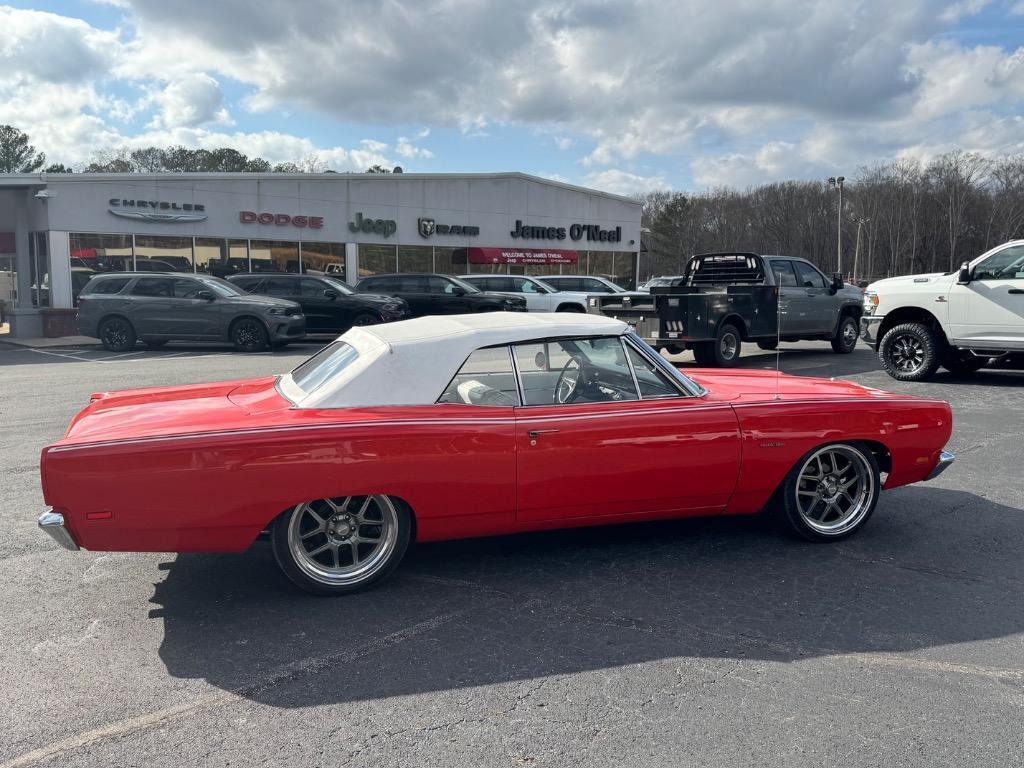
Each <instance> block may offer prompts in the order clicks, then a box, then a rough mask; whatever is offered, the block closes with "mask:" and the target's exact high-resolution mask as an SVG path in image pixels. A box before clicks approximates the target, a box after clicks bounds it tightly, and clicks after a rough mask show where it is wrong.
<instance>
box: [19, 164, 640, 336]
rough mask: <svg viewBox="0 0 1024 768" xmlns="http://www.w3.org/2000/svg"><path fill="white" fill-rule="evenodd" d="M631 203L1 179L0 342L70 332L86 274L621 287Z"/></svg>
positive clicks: (492, 188) (338, 182)
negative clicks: (421, 277)
mask: <svg viewBox="0 0 1024 768" xmlns="http://www.w3.org/2000/svg"><path fill="white" fill-rule="evenodd" d="M640 208H641V206H640V203H638V202H637V201H635V200H631V199H629V198H626V197H621V196H618V195H612V194H608V193H605V192H600V191H597V190H593V189H585V188H583V187H577V186H573V185H570V184H564V183H561V182H556V181H551V180H548V179H542V178H538V177H535V176H529V175H526V174H522V173H493V174H413V173H394V174H341V173H337V174H335V173H327V174H257V173H188V174H170V173H165V174H11V175H4V176H2V177H0V302H2V308H3V322H6V323H7V324H8V327H9V332H10V334H11V335H12V336H15V337H36V336H43V335H47V336H59V335H64V334H69V333H74V324H73V318H74V312H75V310H74V306H75V303H76V301H77V297H78V293H79V292H80V291H81V289H82V287H83V286H84V285H85V283H86V282H88V280H89V278H90V277H91V276H92V275H93V274H96V273H98V272H109V271H128V270H138V271H146V272H164V273H173V272H197V273H201V274H210V275H216V276H220V277H227V276H228V275H231V274H237V273H240V272H308V273H311V274H327V275H332V276H335V277H337V278H339V279H342V280H345V281H347V282H349V283H352V284H355V283H356V282H358V280H359V279H360V278H362V277H366V276H368V275H373V274H378V273H382V272H440V273H446V274H464V273H468V272H489V273H510V274H532V275H550V274H567V273H568V274H575V273H579V274H596V275H604V276H607V277H610V278H613V279H614V280H616V281H617V282H619V283H620V284H622V285H624V286H627V287H632V286H634V285H635V283H636V279H637V276H638V272H637V270H638V264H637V260H638V253H639V251H640Z"/></svg>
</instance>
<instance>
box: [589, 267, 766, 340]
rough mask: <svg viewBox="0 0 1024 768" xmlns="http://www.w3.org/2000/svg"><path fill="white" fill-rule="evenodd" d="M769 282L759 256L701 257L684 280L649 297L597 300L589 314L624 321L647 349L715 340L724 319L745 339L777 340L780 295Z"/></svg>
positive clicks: (661, 288)
mask: <svg viewBox="0 0 1024 768" xmlns="http://www.w3.org/2000/svg"><path fill="white" fill-rule="evenodd" d="M769 282H770V281H769V278H768V276H767V275H766V272H765V262H764V258H763V257H762V256H760V255H759V254H756V253H750V252H746V251H723V252H716V253H701V254H697V255H696V256H693V257H691V258H690V260H689V261H688V262H687V264H686V269H685V271H684V273H683V276H682V277H680V278H677V279H675V280H673V281H672V282H671V283H670V284H669V285H666V286H657V287H654V288H651V292H650V295H649V296H648V297H638V296H619V295H616V294H609V295H603V296H595V297H591V300H590V301H589V302H588V304H589V305H590V306H589V307H588V310H589V311H590V312H594V313H599V314H603V315H607V316H609V317H614V318H616V319H618V320H622V321H624V322H626V323H628V324H629V325H630V326H632V327H633V329H634V330H635V331H636V333H637V335H639V336H640V337H641V338H642V339H644V341H646V342H647V343H648V344H650V345H651V346H653V347H655V348H656V349H660V348H662V347H666V348H668V349H669V350H670V351H673V352H675V351H682V350H683V349H686V348H689V347H692V346H693V345H695V344H701V343H707V342H710V341H713V340H714V339H715V335H716V333H717V330H718V326H719V325H720V324H721V323H722V322H724V321H726V320H728V321H730V322H733V323H734V324H735V325H737V326H738V327H742V328H743V330H744V333H745V337H746V338H747V339H750V340H755V339H758V338H766V339H767V338H775V337H776V334H777V330H778V302H779V296H778V289H777V288H776V287H775V286H774V285H770V284H767V283H769Z"/></svg>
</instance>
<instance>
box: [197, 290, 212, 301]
mask: <svg viewBox="0 0 1024 768" xmlns="http://www.w3.org/2000/svg"><path fill="white" fill-rule="evenodd" d="M196 298H197V299H205V300H206V301H213V300H214V299H216V298H217V297H216V296H214V295H213V291H199V292H198V293H196Z"/></svg>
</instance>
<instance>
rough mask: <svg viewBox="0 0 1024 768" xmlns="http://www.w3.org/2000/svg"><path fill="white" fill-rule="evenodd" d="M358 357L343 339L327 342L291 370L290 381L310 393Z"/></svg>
mask: <svg viewBox="0 0 1024 768" xmlns="http://www.w3.org/2000/svg"><path fill="white" fill-rule="evenodd" d="M357 357H359V353H358V352H356V350H355V348H354V347H352V346H350V345H348V344H346V343H345V342H344V341H336V342H334V343H333V344H328V345H327V346H326V347H324V348H323V349H321V350H320V351H319V352H317V353H316V354H315V355H313V356H312V357H311V358H309V359H308V360H307V361H306V362H304V363H302V364H301V365H300V366H299V367H298V368H296V369H295V370H293V371H292V374H291V376H292V381H293V382H294V383H295V385H296V386H297V387H298V388H299V389H301V390H302V391H303V392H304V393H305V394H307V395H308V394H310V393H311V392H313V391H314V390H316V389H317V387H319V386H321V385H322V384H323V383H324V382H325V381H328V380H329V379H331V378H333V377H334V376H336V375H337V374H339V373H340V372H341V371H343V370H345V368H347V367H348V366H349V365H351V364H352V362H353V361H355V359H356V358H357Z"/></svg>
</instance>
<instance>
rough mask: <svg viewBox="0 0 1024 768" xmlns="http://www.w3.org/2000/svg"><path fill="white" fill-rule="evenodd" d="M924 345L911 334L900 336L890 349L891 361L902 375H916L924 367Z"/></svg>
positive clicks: (894, 340)
mask: <svg viewBox="0 0 1024 768" xmlns="http://www.w3.org/2000/svg"><path fill="white" fill-rule="evenodd" d="M924 356H925V351H924V344H922V343H921V340H920V339H919V338H917V337H916V336H912V335H911V334H909V333H904V334H900V335H899V336H897V337H896V338H895V339H893V341H892V344H891V345H890V347H889V359H890V360H891V362H892V365H893V367H894V368H895V369H896V370H897V371H899V372H901V373H914V372H916V371H918V370H919V369H920V368H921V367H922V366H923V365H924Z"/></svg>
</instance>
